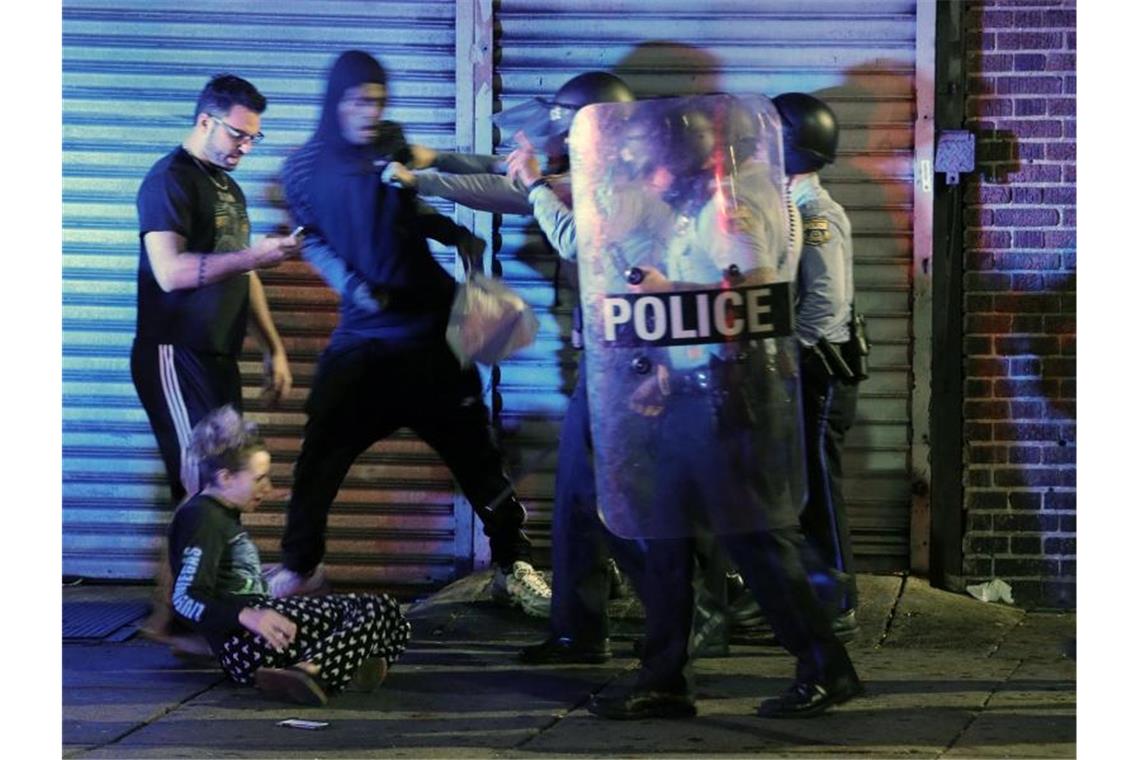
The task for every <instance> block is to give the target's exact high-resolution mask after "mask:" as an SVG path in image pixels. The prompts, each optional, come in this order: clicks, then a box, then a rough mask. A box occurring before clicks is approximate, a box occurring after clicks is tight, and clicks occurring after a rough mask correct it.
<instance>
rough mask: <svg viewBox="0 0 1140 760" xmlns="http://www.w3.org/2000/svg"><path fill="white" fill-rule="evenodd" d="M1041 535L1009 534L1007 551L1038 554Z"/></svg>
mask: <svg viewBox="0 0 1140 760" xmlns="http://www.w3.org/2000/svg"><path fill="white" fill-rule="evenodd" d="M1041 544H1042V540H1041V536H1010V537H1009V553H1010V554H1021V555H1026V554H1029V555H1038V554H1040V553H1041Z"/></svg>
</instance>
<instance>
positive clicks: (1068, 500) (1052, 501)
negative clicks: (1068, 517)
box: [1045, 491, 1077, 512]
mask: <svg viewBox="0 0 1140 760" xmlns="http://www.w3.org/2000/svg"><path fill="white" fill-rule="evenodd" d="M1076 508H1077V494H1076V493H1074V492H1073V491H1049V492H1048V493H1046V494H1045V509H1048V510H1050V511H1052V512H1072V511H1074V510H1076Z"/></svg>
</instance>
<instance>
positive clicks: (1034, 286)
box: [1009, 272, 1045, 291]
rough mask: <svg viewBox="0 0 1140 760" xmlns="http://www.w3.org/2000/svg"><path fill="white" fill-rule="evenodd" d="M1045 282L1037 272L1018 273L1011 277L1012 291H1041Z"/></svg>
mask: <svg viewBox="0 0 1140 760" xmlns="http://www.w3.org/2000/svg"><path fill="white" fill-rule="evenodd" d="M1044 283H1045V280H1044V279H1043V278H1042V277H1041V275H1040V274H1038V273H1037V272H1017V273H1016V274H1014V275H1012V276H1011V277H1010V282H1009V289H1010V290H1019V291H1025V290H1041V289H1042V287H1043V286H1044Z"/></svg>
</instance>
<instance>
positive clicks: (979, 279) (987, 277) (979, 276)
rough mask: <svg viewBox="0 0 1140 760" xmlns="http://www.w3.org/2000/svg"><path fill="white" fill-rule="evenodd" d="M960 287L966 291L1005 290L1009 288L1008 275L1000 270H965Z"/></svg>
mask: <svg viewBox="0 0 1140 760" xmlns="http://www.w3.org/2000/svg"><path fill="white" fill-rule="evenodd" d="M962 287H963V288H965V289H966V290H967V291H975V290H999V291H1005V290H1009V288H1010V276H1009V275H1008V274H1002V273H1000V272H967V273H966V277H965V281H964V282H963V284H962Z"/></svg>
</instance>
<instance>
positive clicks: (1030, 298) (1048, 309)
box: [993, 293, 1061, 352]
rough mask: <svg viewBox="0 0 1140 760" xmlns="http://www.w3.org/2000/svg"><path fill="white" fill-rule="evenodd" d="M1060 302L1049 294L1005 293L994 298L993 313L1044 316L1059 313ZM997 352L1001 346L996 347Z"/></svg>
mask: <svg viewBox="0 0 1140 760" xmlns="http://www.w3.org/2000/svg"><path fill="white" fill-rule="evenodd" d="M1060 309H1061V302H1060V300H1059V299H1058V298H1057V296H1055V295H1052V294H1050V293H1007V294H1005V295H1002V296H998V297H995V298H994V309H993V310H994V311H996V312H998V313H1004V314H1009V313H1015V314H1045V313H1052V312H1057V311H1060ZM998 350H999V352H1000V351H1001V346H1000V345H999V346H998Z"/></svg>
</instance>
